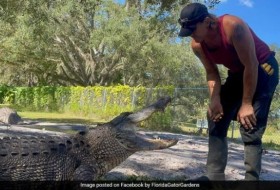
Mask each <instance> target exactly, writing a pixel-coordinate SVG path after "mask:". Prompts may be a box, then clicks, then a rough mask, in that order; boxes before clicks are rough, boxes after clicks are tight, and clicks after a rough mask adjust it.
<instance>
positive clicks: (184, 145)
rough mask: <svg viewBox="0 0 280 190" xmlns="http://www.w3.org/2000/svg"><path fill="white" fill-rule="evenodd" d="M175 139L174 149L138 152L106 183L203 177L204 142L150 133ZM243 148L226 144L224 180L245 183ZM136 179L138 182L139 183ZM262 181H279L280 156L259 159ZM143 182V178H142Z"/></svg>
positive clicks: (112, 174) (264, 155) (109, 177)
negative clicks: (130, 177) (227, 155)
mask: <svg viewBox="0 0 280 190" xmlns="http://www.w3.org/2000/svg"><path fill="white" fill-rule="evenodd" d="M150 134H153V135H164V136H166V137H169V138H177V139H179V142H178V144H177V145H175V146H173V147H170V148H168V149H164V150H157V151H145V152H138V153H135V154H133V155H132V156H130V157H129V158H128V159H127V160H126V161H125V162H123V163H122V164H121V165H120V166H118V167H117V168H115V169H113V170H112V171H110V172H109V173H108V174H107V175H106V179H109V180H116V179H117V180H120V179H126V178H127V176H135V177H138V178H139V177H140V179H141V177H143V176H145V177H147V178H149V179H155V180H156V179H160V180H172V179H175V180H189V179H194V178H196V177H199V176H201V175H203V174H204V173H205V170H206V167H205V163H206V158H207V150H208V147H207V138H203V137H196V136H188V135H180V134H172V133H158V132H154V133H150ZM243 150H244V149H243V146H242V145H239V144H236V143H231V142H229V157H228V165H227V168H226V179H227V180H240V179H244V171H245V170H244V164H243V159H244V154H243V153H244V151H243ZM138 178H137V179H138ZM260 178H261V180H280V152H278V151H270V150H268V151H266V153H265V154H263V159H262V172H261V176H260ZM144 179H145V178H144Z"/></svg>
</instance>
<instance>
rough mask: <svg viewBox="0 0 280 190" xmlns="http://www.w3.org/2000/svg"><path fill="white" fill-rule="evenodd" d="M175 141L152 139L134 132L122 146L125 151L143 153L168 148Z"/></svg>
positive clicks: (151, 136) (149, 136) (175, 142)
mask: <svg viewBox="0 0 280 190" xmlns="http://www.w3.org/2000/svg"><path fill="white" fill-rule="evenodd" d="M177 142H178V140H177V139H169V138H162V137H160V136H159V137H158V135H157V137H154V136H153V135H148V134H144V133H142V132H136V133H135V135H134V136H132V138H130V139H127V141H126V144H122V146H124V147H125V148H126V149H127V150H129V151H131V152H137V151H144V150H159V149H164V148H169V147H171V146H173V145H176V144H177Z"/></svg>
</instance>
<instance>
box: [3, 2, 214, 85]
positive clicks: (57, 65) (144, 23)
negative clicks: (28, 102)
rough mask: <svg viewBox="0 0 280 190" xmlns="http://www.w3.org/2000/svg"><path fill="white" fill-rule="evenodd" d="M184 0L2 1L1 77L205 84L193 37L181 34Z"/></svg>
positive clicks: (35, 81) (33, 81)
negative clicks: (187, 38) (179, 36)
mask: <svg viewBox="0 0 280 190" xmlns="http://www.w3.org/2000/svg"><path fill="white" fill-rule="evenodd" d="M7 2H8V1H7ZM183 2H187V1H164V2H161V1H135V0H130V1H129V0H128V1H126V5H120V4H118V3H116V2H114V1H104V0H60V1H52V0H48V1H44V0H26V1H12V3H9V4H7V3H6V4H5V2H1V4H0V5H1V6H2V7H4V8H3V10H4V13H5V14H2V15H1V17H2V18H3V19H1V21H0V25H1V26H2V27H1V28H3V30H1V29H0V35H1V37H2V38H1V39H3V41H2V42H3V43H1V44H0V48H1V51H0V55H1V58H0V62H1V64H3V67H1V69H0V71H1V72H2V74H4V76H5V77H2V79H1V81H2V83H6V84H7V83H9V84H12V85H30V86H32V85H57V84H60V85H80V86H88V85H112V84H117V83H120V84H128V85H145V86H156V85H167V84H174V85H178V84H180V86H186V85H187V86H190V85H198V83H199V82H200V81H202V80H200V78H201V76H202V75H201V72H203V71H202V67H201V65H200V64H199V63H198V61H197V60H196V58H194V56H193V54H192V53H189V52H190V48H189V45H188V41H184V40H182V41H181V42H180V41H178V39H177V31H178V24H177V15H178V11H179V9H180V5H181V3H183ZM209 2H210V1H209ZM211 2H212V1H211ZM158 3H160V4H158ZM167 5H170V7H169V8H168V6H167ZM124 10H126V11H124ZM15 68H16V69H15ZM189 71H192V72H189ZM194 78H196V79H197V80H193V79H194Z"/></svg>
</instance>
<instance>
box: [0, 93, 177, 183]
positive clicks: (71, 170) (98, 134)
mask: <svg viewBox="0 0 280 190" xmlns="http://www.w3.org/2000/svg"><path fill="white" fill-rule="evenodd" d="M170 101H171V98H170V97H163V98H160V99H159V100H158V101H157V102H155V103H153V104H151V105H149V106H147V107H145V108H143V109H142V110H140V111H138V112H135V113H132V112H125V113H122V114H120V115H119V116H117V117H115V118H114V119H112V120H111V121H109V122H107V123H103V124H100V125H98V126H96V127H94V128H89V129H87V130H85V131H80V132H78V133H77V134H72V135H71V134H68V135H65V136H58V135H54V136H51V135H44V134H43V133H42V134H40V133H39V134H36V135H34V134H35V133H33V134H32V135H18V136H16V135H12V136H11V135H6V136H3V137H2V138H1V139H0V180H2V181H23V180H24V181H25V180H28V181H29V180H31V181H66V180H67V181H68V180H71V181H93V180H98V179H101V177H102V176H104V175H105V174H106V173H107V172H109V171H110V170H111V169H113V168H114V167H116V166H118V165H119V164H120V163H122V162H123V161H124V160H126V159H127V158H128V157H129V156H130V155H132V154H134V153H135V152H137V151H145V150H158V149H164V148H168V147H171V146H173V145H175V144H176V143H177V141H178V140H177V139H164V138H161V139H159V138H153V137H152V136H149V135H145V134H143V132H139V131H138V130H136V129H137V124H138V123H139V122H141V121H143V120H146V119H148V118H149V117H150V116H151V115H152V114H153V113H154V112H157V111H164V109H165V107H166V106H167V105H168V103H169V102H170Z"/></svg>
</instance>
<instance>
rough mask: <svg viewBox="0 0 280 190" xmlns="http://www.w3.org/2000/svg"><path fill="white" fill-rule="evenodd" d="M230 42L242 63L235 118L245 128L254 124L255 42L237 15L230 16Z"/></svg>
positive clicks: (256, 63) (256, 67)
mask: <svg viewBox="0 0 280 190" xmlns="http://www.w3.org/2000/svg"><path fill="white" fill-rule="evenodd" d="M226 31H227V32H229V36H230V40H231V43H232V44H233V46H234V48H235V50H236V52H237V54H238V57H239V59H240V61H241V63H242V64H243V65H244V73H243V97H242V105H241V107H240V109H239V112H238V115H237V120H238V121H239V122H240V123H241V124H242V125H243V126H244V127H245V128H247V129H249V128H253V126H254V125H256V117H255V114H254V109H253V106H252V101H253V97H254V94H255V91H256V86H257V78H258V64H259V63H258V60H257V57H256V52H255V43H254V40H253V37H252V35H251V32H250V30H249V27H248V26H247V24H245V23H244V22H243V21H242V20H240V19H238V18H237V17H232V18H231V22H230V25H229V27H227V28H226Z"/></svg>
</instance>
